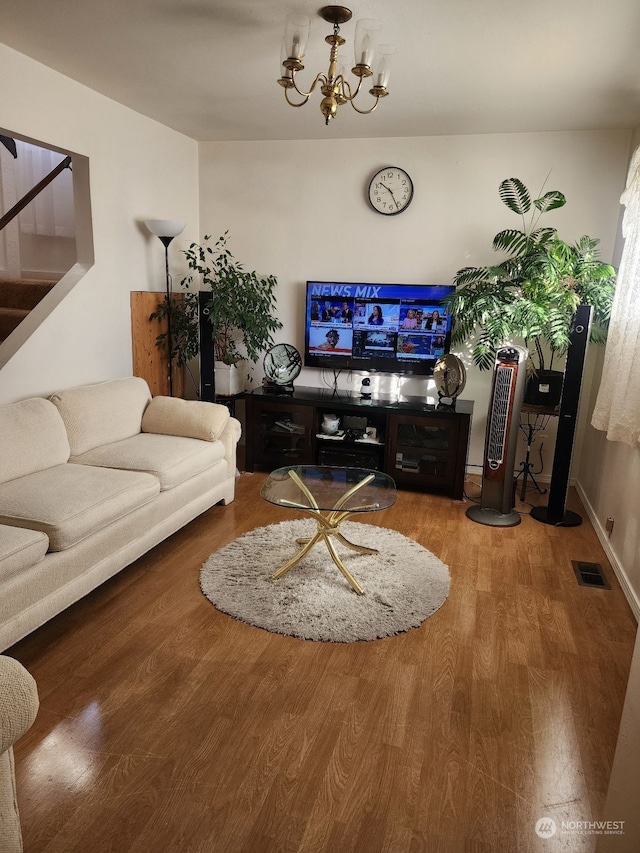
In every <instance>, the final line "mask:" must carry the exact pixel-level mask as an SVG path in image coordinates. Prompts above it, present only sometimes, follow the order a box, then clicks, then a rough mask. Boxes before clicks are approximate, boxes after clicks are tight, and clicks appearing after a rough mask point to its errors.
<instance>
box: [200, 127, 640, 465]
mask: <svg viewBox="0 0 640 853" xmlns="http://www.w3.org/2000/svg"><path fill="white" fill-rule="evenodd" d="M310 120H313V117H310ZM363 121H366V119H364V118H363ZM629 142H630V132H628V131H610V132H597V133H596V132H593V133H586V132H585V133H537V134H535V133H532V134H510V135H495V136H491V135H487V136H456V137H430V138H404V139H378V140H373V139H370V140H344V141H341V140H331V141H326V142H324V141H305V142H246V143H205V144H201V145H200V189H201V193H200V221H201V223H202V229H203V232H206V233H213V235H214V236H217V235H218V234H221V233H222V232H223V231H225V230H226V229H229V231H230V238H231V239H230V248H231V250H232V251H233V252H234V254H236V255H237V256H238V258H239V259H240V260H242V261H244V262H245V264H246V265H247V266H248V267H251V268H255V269H257V270H258V271H260V272H264V273H273V274H275V275H276V276H277V278H278V282H279V284H278V292H277V295H278V307H279V314H280V318H281V319H282V321H283V323H284V328H283V330H282V331H281V332H280V333H279V336H278V340H281V341H289V342H291V343H293V344H294V345H295V346H296V347H297V348H298V349H299V350H302V348H303V321H302V316H303V310H302V305H303V295H304V282H305V281H306V280H307V279H318V280H329V281H335V280H343V281H374V282H375V281H380V282H413V283H447V284H448V283H450V282H451V279H452V277H453V275H454V273H455V272H456V270H458V269H459V268H460V267H463V266H467V265H477V264H484V263H488V262H490V261H492V260H493V259H494V258H495V257H496V256H495V254H494V253H493V251H492V249H491V243H492V239H493V236H494V235H495V233H496V232H498V231H499V230H501V229H503V228H507V227H516V228H517V227H519V225H520V220H519V217H517V216H516V215H515V214H512V213H510V212H509V211H508V210H507V208H506V207H504V205H502V203H501V202H500V200H499V198H498V193H497V190H498V185H499V184H500V181H501V180H502V179H503V178H507V177H518V178H520V179H522V180H523V181H524V182H525V183H526V184H527V185H528V186H529V188H530V189H531V191H532V192H533V193H537V191H538V190H539V189H540V188H541V187H542V185H543V184H544V183H545V180H546V185H545V188H546V189H559V190H561V191H562V192H564V193H565V195H566V196H567V199H568V203H567V206H566V207H565V208H563V209H562V210H558V211H554V212H553V213H551V214H549V215H548V216H547V217H546V219H545V220H544V221H545V222H546V223H547V224H549V225H555V226H556V227H557V228H558V229H559V231H560V234H561V236H562V237H563V238H564V239H565V240H568V241H571V240H574V239H577V238H578V237H580V236H581V235H582V234H589V235H591V236H592V237H599V238H600V239H601V247H602V256H603V259H604V260H610V259H611V257H612V252H613V248H614V242H615V235H616V226H617V222H618V208H619V205H618V200H619V197H620V193H621V190H622V188H623V186H624V179H625V175H626V164H627V157H628V150H629ZM389 164H394V165H398V166H402V167H403V168H405V169H407V171H408V172H409V173H410V175H411V176H412V178H413V180H414V184H415V196H414V200H413V202H412V203H411V205H410V207H409V208H408V209H407V210H406V211H405V212H404V213H402V214H400V215H399V216H394V217H391V218H389V217H383V216H381V215H379V214H377V213H375V212H374V211H372V210H371V209H370V208H369V206H368V204H367V202H366V189H367V187H368V183H369V179H370V177H371V175H372V174H373V173H374V172H375V171H376V170H377V169H378V168H379V167H380V166H384V165H389ZM549 173H551V174H550V175H549ZM547 178H548V179H547ZM465 360H466V362H467V364H468V365H469V360H468V358H466V359H465ZM257 373H258V376H257V379H258V381H261V379H262V371H261V369H260V368H258V371H257ZM298 381H299V382H300V383H305V384H308V385H317V384H319V383H320V382H321V381H322V378H321V376H320V373H319V371H315V370H305V371H303V374H302V375H301V377H300V379H299V380H298ZM348 381H349V380H348V377H346V376H345V377H343V378H342V380H341V385H344V384H345V383H347V382H348ZM358 387H359V385H358ZM489 387H490V376H489V374H480V373H479V372H478V371H477V370H476V369H475V368H471V369H470V370H469V375H468V383H467V387H466V389H465V391H464V393H463V396H464V397H465V398H470V399H473V400H475V414H474V419H473V434H472V442H471V449H470V455H469V461H470V463H471V464H475V465H478V466H479V465H480V464H481V462H482V452H483V442H484V430H485V422H486V409H487V405H488V392H489ZM405 390H407V392H408V393H417V394H420V393H427V390H428V386H427V382H426V381H425V380H420V381H418V380H410V384H409V385H407V386H405ZM431 393H433V390H432V386H431ZM550 444H551V446H552V443H551V442H550Z"/></svg>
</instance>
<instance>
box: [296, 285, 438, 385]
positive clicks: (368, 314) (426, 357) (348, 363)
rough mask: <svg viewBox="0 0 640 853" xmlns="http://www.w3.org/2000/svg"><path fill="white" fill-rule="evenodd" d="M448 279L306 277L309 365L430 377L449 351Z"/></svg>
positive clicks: (306, 354) (305, 354) (305, 346)
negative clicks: (374, 281)
mask: <svg viewBox="0 0 640 853" xmlns="http://www.w3.org/2000/svg"><path fill="white" fill-rule="evenodd" d="M454 290H455V287H453V286H451V285H444V284H362V283H361V284H353V283H347V282H326V281H308V282H307V296H306V302H305V341H304V363H305V366H306V367H321V368H327V367H328V368H329V369H332V370H333V369H335V370H343V369H347V370H368V371H373V372H385V373H415V374H420V375H423V376H430V375H431V374H432V373H433V368H434V366H435V363H436V361H437V360H438V358H439V357H440V356H441V355H443V354H444V353H447V352H449V345H450V341H451V316H450V315H449V314H448V313H447V312H446V311H445V310H444V304H443V303H444V299H445V297H446V296H448V295H449V294H451V293H453V292H454Z"/></svg>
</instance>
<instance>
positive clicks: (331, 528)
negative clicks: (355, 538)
mask: <svg viewBox="0 0 640 853" xmlns="http://www.w3.org/2000/svg"><path fill="white" fill-rule="evenodd" d="M288 473H289V476H290V477H291V479H292V480H293V481H294V482H295V483H296V485H297V486H298V487H299V488H300V489H301V491H302V492H303V494H304V495H305V496H306V497H307V499H308V501H309V504H310V506H305V505H303V504H298V503H294V502H293V501H282V503H283V504H287V505H288V506H291V507H293V508H295V509H298V510H300V511H301V512H304V513H306V514H307V515H309V516H311V518H314V519H315V520H316V522H317V525H318V526H317V529H316V532H315V533H314V534H313V536H311V537H310V538H309V539H296V542H297V543H298V544H299V545H303V546H304V547H303V548H302V549H301V550H300V551H299V552H298V553H297V554H296V555H295V556H294V557H292V558H291V559H290V560H289V561H288V562H286V563H285V564H284V566H281V567H280V568H279V569H278V570H277V571H276V572H274V573H273V574H272V575H271V577H272V578H273V580H277V579H278V578H281V577H282V576H283V575H284V574H286V573H287V572H288V571H289V570H290V569H292V568H293V567H294V566H295V565H297V563H299V562H300V560H301V559H302V558H303V557H304V556H305V554H308V553H309V551H310V550H311V549H312V548H313V546H314V545H315V544H316V543H317V542H324V543H325V545H326V546H327V550H328V551H329V554H330V555H331V559H332V560H333V562H334V563H335V564H336V566H337V567H338V568H339V569H340V571H341V572H342V574H343V575H344V577H345V578H346V579H347V581H348V582H349V584H350V586H351V587H352V589H354V590H355V591H356V592H357V593H358V595H363V593H364V590H363V589H362V587H361V586H360V584H359V583H358V581H357V580H356V579H355V578H354V576H353V575H352V574H351V572H350V571H349V569H348V568H347V567H346V566H345V564H344V563H343V562H342V560H341V559H340V556H339V555H338V552H337V551H336V547H335V545H334V543H333V539H334V538H335V539H337V540H338V542H341V543H342V544H343V545H345V546H346V547H347V548H350V549H351V550H352V551H357V552H358V553H360V554H377V553H378V551H377V550H376V549H375V548H365V547H364V546H363V545H356V544H355V543H354V542H349V540H348V539H346V538H345V537H344V536H343V535H342V533H341V532H340V525H341V524H342V522H343V521H344V520H345V519H346V518H348V516H350V515H351V514H352V513H353V512H357V511H359V512H363V511H365V510H375V509H377V508H378V507H377V506H361V507H356V508H354V509H351V510H343V509H342V507H343V506H344V505H345V503H346V502H347V501H348V500H349V498H350V497H351V496H352V495H353V494H355V493H356V492H357V491H358V490H359V489H361V488H362V487H363V486H366V485H367V483H370V482H371V480H373V479H374V477H375V474H368V475H367V476H366V477H365V478H364V479H363V480H361V481H360V482H359V483H356V485H355V486H353V487H352V488H351V489H349V491H348V492H346V493H345V494H344V495H342V497H341V498H340V499H339V500H338V502H337V503H336V505H335V506H334V507H333V509H331V510H327V515H323V514H322V510H320V508H319V507H318V504H317V502H316V499H315V498H314V497H313V495H312V493H311V492H310V491H309V489H308V488H307V486H306V485H305V483H303V482H302V480H301V479H300V477H299V476H298V475H297V473H296V472H295V471H293V470H291V471H289V472H288Z"/></svg>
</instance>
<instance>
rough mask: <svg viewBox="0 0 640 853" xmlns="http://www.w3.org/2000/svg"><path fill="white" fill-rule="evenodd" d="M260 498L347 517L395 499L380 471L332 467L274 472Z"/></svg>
mask: <svg viewBox="0 0 640 853" xmlns="http://www.w3.org/2000/svg"><path fill="white" fill-rule="evenodd" d="M260 495H261V497H263V498H264V500H266V501H268V502H269V503H272V504H275V505H276V506H281V507H287V508H289V509H315V510H322V511H332V510H335V509H340V511H341V512H347V513H352V512H353V513H355V512H375V511H376V510H381V509H387V508H388V507H390V506H393V504H394V503H395V502H396V498H397V493H396V484H395V482H394V480H393V479H392V478H391V477H389V476H388V475H387V474H385V473H383V472H382V471H372V470H369V469H367V468H348V467H340V466H334V465H287V466H285V467H284V468H277V469H276V470H275V471H272V472H271V473H270V474H269V476H268V477H267V479H266V480H265V481H264V483H263V485H262V489H261V490H260ZM345 496H347V497H346V499H345ZM314 502H315V506H314Z"/></svg>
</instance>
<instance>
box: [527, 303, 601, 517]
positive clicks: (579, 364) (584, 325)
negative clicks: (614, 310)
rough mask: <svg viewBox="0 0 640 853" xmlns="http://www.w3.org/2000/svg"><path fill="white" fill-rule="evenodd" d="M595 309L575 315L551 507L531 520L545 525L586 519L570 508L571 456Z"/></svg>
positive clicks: (543, 508) (536, 511)
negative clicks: (568, 504)
mask: <svg viewBox="0 0 640 853" xmlns="http://www.w3.org/2000/svg"><path fill="white" fill-rule="evenodd" d="M592 315H593V308H592V307H591V305H580V306H579V307H578V310H577V311H576V313H575V314H574V317H573V322H572V324H571V332H570V335H569V338H570V341H571V343H570V344H569V349H568V350H567V364H566V367H565V371H564V384H563V386H562V399H561V400H560V414H559V416H558V434H557V436H556V447H555V451H554V454H553V468H552V470H551V485H550V486H549V503H548V504H547V506H534V507H533V509H532V510H531V517H532V518H535V520H536V521H541V522H542V523H543V524H553V525H555V527H577V526H578V525H579V524H582V517H581V516H579V515H578V513H577V512H572V511H571V510H568V509H567V508H566V506H567V494H568V492H569V475H570V473H571V455H572V453H573V440H574V437H575V432H576V424H577V421H578V409H579V406H580V391H581V389H582V374H583V371H584V362H585V358H586V355H587V344H588V343H589V336H590V334H591V317H592Z"/></svg>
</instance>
